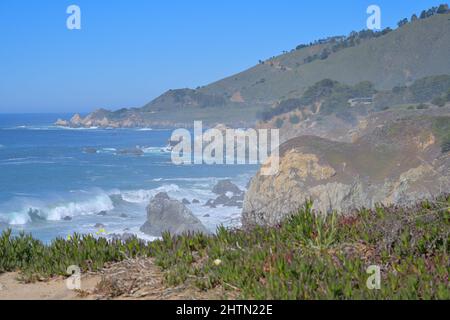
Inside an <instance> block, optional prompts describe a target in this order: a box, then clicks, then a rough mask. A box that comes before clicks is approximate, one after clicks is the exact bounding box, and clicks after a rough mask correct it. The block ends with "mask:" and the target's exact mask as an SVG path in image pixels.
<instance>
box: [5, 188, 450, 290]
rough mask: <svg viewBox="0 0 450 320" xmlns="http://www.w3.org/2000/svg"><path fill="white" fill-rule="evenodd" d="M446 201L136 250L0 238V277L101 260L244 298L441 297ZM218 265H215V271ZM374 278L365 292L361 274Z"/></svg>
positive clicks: (306, 214)
mask: <svg viewBox="0 0 450 320" xmlns="http://www.w3.org/2000/svg"><path fill="white" fill-rule="evenodd" d="M449 207H450V196H442V197H439V198H437V199H435V200H434V201H424V202H421V203H418V204H416V205H415V206H413V207H409V208H403V207H382V206H379V207H378V208H377V209H375V210H360V211H357V212H354V213H349V214H346V215H339V216H337V215H328V216H326V217H325V216H322V215H318V214H316V213H314V212H313V211H312V209H311V203H307V204H306V205H305V206H304V207H303V208H302V209H301V210H299V212H298V213H296V214H295V215H293V216H292V217H291V218H290V219H289V220H287V221H285V222H284V223H282V224H280V225H279V226H277V227H275V228H269V227H267V228H266V227H255V228H253V229H251V230H227V229H225V228H219V229H218V231H217V234H216V235H213V236H206V235H202V234H196V235H184V236H179V237H171V236H170V235H168V234H165V235H164V236H163V238H162V239H161V240H158V241H154V242H151V243H144V242H142V241H141V240H138V239H130V240H128V241H126V242H121V241H108V240H106V239H96V238H95V237H92V236H80V235H74V236H73V237H71V238H70V240H67V239H66V240H64V239H57V240H54V241H53V242H52V243H51V244H50V245H44V244H43V243H42V242H40V241H38V240H35V239H33V238H32V237H31V236H29V235H21V236H19V237H13V236H12V235H11V233H10V232H8V231H6V232H4V233H3V234H2V235H1V237H0V272H10V271H21V275H22V277H23V280H24V281H36V280H43V279H46V278H50V277H53V276H56V275H66V271H67V266H69V265H78V266H80V267H81V269H82V271H83V272H85V271H88V270H89V271H94V272H95V271H97V270H99V269H101V268H102V267H103V266H104V265H105V264H106V263H108V262H116V261H122V260H126V259H131V258H134V257H144V258H145V257H151V258H152V259H153V261H155V263H156V264H157V265H158V266H159V267H160V268H161V270H163V272H164V275H165V284H166V285H167V286H176V285H179V284H183V283H190V284H191V285H193V286H196V287H197V288H198V289H200V290H205V291H207V290H209V289H212V288H215V287H218V286H220V287H223V288H224V289H226V290H230V291H233V292H234V293H235V294H237V295H238V296H239V297H241V298H252V299H449V298H450V290H449V246H448V242H449V235H450V209H449ZM219 261H220V263H219ZM370 266H378V267H379V268H380V270H381V288H380V290H370V289H368V287H367V280H368V278H369V277H370V275H369V274H367V269H368V267H370Z"/></svg>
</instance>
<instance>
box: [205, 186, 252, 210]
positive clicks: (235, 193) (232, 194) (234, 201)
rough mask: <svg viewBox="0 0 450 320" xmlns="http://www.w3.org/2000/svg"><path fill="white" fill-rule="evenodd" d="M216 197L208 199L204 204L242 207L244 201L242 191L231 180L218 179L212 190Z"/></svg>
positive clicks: (208, 205) (213, 206) (214, 206)
mask: <svg viewBox="0 0 450 320" xmlns="http://www.w3.org/2000/svg"><path fill="white" fill-rule="evenodd" d="M212 192H213V193H215V194H217V195H218V197H217V198H216V199H215V200H213V199H209V200H208V202H206V204H205V206H207V207H210V208H216V207H217V206H225V207H238V208H242V206H243V201H244V194H245V193H244V191H242V190H241V189H239V187H238V186H236V185H235V184H234V183H232V182H231V180H221V181H219V182H218V183H217V184H216V185H215V186H214V188H213V190H212Z"/></svg>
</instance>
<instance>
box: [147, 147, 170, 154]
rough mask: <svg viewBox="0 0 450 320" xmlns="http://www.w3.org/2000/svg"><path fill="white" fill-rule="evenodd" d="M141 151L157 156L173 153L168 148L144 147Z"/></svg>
mask: <svg viewBox="0 0 450 320" xmlns="http://www.w3.org/2000/svg"><path fill="white" fill-rule="evenodd" d="M141 150H142V151H143V152H144V153H147V154H155V153H159V154H165V153H170V152H171V150H170V149H169V148H168V147H143V148H141Z"/></svg>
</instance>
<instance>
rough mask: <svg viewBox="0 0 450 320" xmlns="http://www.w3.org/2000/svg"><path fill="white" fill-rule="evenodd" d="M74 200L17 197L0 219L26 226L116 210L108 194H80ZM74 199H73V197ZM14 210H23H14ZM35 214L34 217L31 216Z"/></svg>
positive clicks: (2, 211)
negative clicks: (37, 222)
mask: <svg viewBox="0 0 450 320" xmlns="http://www.w3.org/2000/svg"><path fill="white" fill-rule="evenodd" d="M76 197H80V200H78V201H77V200H73V199H63V198H59V199H54V198H53V197H50V198H49V199H46V200H43V199H36V198H31V197H17V198H15V199H13V200H11V201H9V202H8V203H6V204H3V205H2V207H1V208H0V217H1V218H2V220H3V222H6V223H8V224H11V225H24V224H27V223H30V222H32V221H33V218H34V219H38V220H48V221H59V220H62V219H64V218H66V217H70V218H74V217H76V216H82V215H93V214H96V213H99V212H101V211H109V210H112V209H114V206H113V202H112V200H111V198H110V197H109V196H108V194H106V193H103V192H101V191H95V193H94V194H91V195H86V196H81V192H78V193H77V195H75V198H76ZM71 198H73V197H71ZM13 208H21V209H20V210H14V209H13ZM30 212H33V213H34V214H33V217H32V216H30Z"/></svg>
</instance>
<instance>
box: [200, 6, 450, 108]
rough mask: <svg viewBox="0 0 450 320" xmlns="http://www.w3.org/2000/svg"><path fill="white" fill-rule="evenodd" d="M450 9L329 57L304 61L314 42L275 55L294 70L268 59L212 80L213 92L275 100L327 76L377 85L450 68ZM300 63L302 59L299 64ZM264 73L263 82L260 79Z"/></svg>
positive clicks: (210, 88)
mask: <svg viewBox="0 0 450 320" xmlns="http://www.w3.org/2000/svg"><path fill="white" fill-rule="evenodd" d="M448 30H450V15H449V14H446V15H436V16H434V17H431V18H429V19H425V20H419V21H416V22H414V23H410V24H408V25H405V26H404V27H402V28H399V29H397V30H395V31H394V32H391V33H389V34H387V35H385V36H382V37H380V38H377V39H372V40H369V41H366V42H363V43H362V44H361V45H358V46H356V47H352V48H347V49H344V50H341V51H339V52H337V53H335V54H331V55H330V56H329V58H328V59H326V60H323V61H322V60H318V61H314V62H312V63H309V64H303V59H304V58H305V56H308V55H309V53H310V51H311V50H313V49H311V48H304V49H301V50H297V51H294V52H290V53H287V54H284V55H281V56H279V57H276V58H275V59H274V60H273V61H279V62H280V63H281V64H282V65H284V66H287V67H288V68H290V69H292V70H287V71H281V70H280V69H277V68H274V67H271V66H269V64H268V63H266V64H264V65H258V66H256V67H253V68H251V69H249V70H247V71H244V72H242V73H240V74H237V75H233V76H231V77H229V78H226V79H223V80H221V81H218V82H216V83H213V84H211V85H209V86H207V87H205V88H203V89H201V91H202V92H205V93H209V94H230V93H231V94H232V93H234V92H235V91H241V94H242V96H243V97H244V99H246V100H249V101H252V100H266V101H273V100H278V99H282V98H287V97H291V96H299V95H301V94H302V93H303V91H304V90H305V89H306V88H307V87H309V86H311V85H312V84H314V83H316V82H317V81H320V80H322V79H325V78H330V79H334V80H338V81H341V82H343V83H346V84H356V83H358V82H361V81H366V80H368V81H372V82H373V83H374V84H375V85H376V87H377V88H378V89H391V88H392V87H394V86H397V85H404V84H406V83H408V82H409V81H412V80H414V79H418V78H421V77H425V76H429V75H435V74H446V73H450V59H448V56H449V54H450V34H449V33H448ZM297 63H301V65H300V66H297V65H296V64H297ZM261 79H265V82H264V83H259V84H256V83H257V82H258V81H260V80H261Z"/></svg>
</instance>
